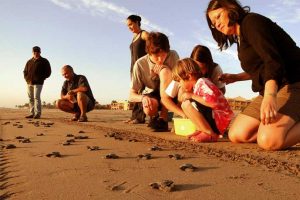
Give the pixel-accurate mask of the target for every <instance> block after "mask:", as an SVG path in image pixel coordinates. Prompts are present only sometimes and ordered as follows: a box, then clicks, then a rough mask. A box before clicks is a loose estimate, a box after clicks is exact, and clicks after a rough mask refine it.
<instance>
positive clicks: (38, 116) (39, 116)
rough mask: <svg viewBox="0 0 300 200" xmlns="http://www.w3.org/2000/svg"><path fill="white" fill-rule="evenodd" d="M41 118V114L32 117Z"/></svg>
mask: <svg viewBox="0 0 300 200" xmlns="http://www.w3.org/2000/svg"><path fill="white" fill-rule="evenodd" d="M40 118H41V115H35V116H34V117H33V119H40Z"/></svg>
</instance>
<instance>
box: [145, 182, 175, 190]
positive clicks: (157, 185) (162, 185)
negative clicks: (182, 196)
mask: <svg viewBox="0 0 300 200" xmlns="http://www.w3.org/2000/svg"><path fill="white" fill-rule="evenodd" d="M149 185H150V187H151V188H152V189H159V190H162V191H164V192H172V191H173V190H174V187H175V185H174V182H173V181H171V180H163V181H161V182H154V183H150V184H149Z"/></svg>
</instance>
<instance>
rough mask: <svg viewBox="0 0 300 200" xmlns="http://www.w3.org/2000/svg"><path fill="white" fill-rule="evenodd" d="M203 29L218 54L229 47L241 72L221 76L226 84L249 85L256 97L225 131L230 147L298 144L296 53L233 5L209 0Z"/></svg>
mask: <svg viewBox="0 0 300 200" xmlns="http://www.w3.org/2000/svg"><path fill="white" fill-rule="evenodd" d="M206 18H207V23H208V27H209V28H210V30H211V33H212V36H213V38H214V39H215V40H216V42H217V43H218V46H219V48H220V49H221V50H223V49H226V48H228V47H229V46H231V45H232V44H233V43H236V44H237V46H238V57H239V60H240V62H241V66H242V69H243V70H244V72H243V73H240V74H223V75H222V76H221V77H220V78H221V80H223V81H224V82H225V83H227V84H228V83H233V82H235V81H242V80H252V90H253V91H254V92H259V96H258V97H257V98H255V99H254V100H253V101H252V102H251V104H250V105H249V106H248V107H247V108H246V109H245V110H244V111H243V112H242V113H241V114H239V115H238V116H237V118H236V119H235V121H234V123H233V124H232V126H231V128H230V130H229V134H228V135H229V139H230V140H231V141H232V142H235V143H243V142H257V143H258V145H259V146H260V147H261V148H263V149H266V150H280V149H285V148H288V147H291V146H293V145H295V144H297V143H298V142H300V123H299V121H300V103H299V102H300V49H299V47H298V46H297V45H296V43H295V42H294V41H293V39H292V38H291V37H290V36H289V35H288V34H287V33H286V32H285V31H284V30H283V29H282V28H281V27H280V26H278V25H277V24H276V23H274V22H273V21H271V20H270V19H269V18H267V17H265V16H262V15H260V14H257V13H251V12H250V8H249V7H242V6H241V4H240V3H239V2H238V1H237V0H211V1H210V2H209V5H208V8H207V10H206Z"/></svg>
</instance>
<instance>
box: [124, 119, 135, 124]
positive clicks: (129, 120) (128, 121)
mask: <svg viewBox="0 0 300 200" xmlns="http://www.w3.org/2000/svg"><path fill="white" fill-rule="evenodd" d="M131 121H133V119H127V120H125V121H123V122H124V123H126V124H129V123H130V122H131Z"/></svg>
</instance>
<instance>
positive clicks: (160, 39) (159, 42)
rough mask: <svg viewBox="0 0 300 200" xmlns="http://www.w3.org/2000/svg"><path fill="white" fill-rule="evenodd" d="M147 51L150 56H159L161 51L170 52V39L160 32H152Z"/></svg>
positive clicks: (148, 39)
mask: <svg viewBox="0 0 300 200" xmlns="http://www.w3.org/2000/svg"><path fill="white" fill-rule="evenodd" d="M146 51H147V53H148V54H150V55H151V54H157V53H159V52H160V51H164V52H169V51H170V44H169V39H168V37H167V36H166V35H165V34H163V33H160V32H150V33H149V36H148V38H147V40H146Z"/></svg>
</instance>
